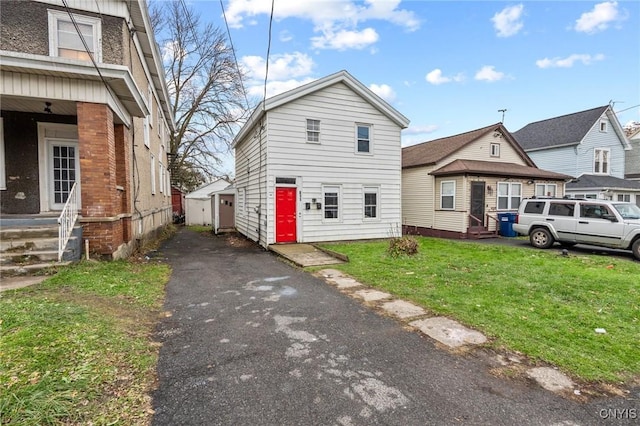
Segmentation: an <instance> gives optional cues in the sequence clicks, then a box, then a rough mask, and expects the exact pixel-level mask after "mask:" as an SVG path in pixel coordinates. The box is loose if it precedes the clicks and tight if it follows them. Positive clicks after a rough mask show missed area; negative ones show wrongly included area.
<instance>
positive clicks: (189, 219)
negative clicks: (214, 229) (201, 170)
mask: <svg viewBox="0 0 640 426" xmlns="http://www.w3.org/2000/svg"><path fill="white" fill-rule="evenodd" d="M229 184H230V182H229V181H227V180H226V179H223V178H220V179H217V180H215V181H213V182H211V183H207V184H205V185H202V186H201V187H200V188H198V189H196V190H195V191H193V192H190V193H189V194H187V195H186V196H185V197H184V199H185V206H184V207H185V224H186V225H203V226H210V225H211V224H213V212H212V210H211V194H213V193H214V192H216V191H220V190H223V189H225V188H226V187H227V186H229Z"/></svg>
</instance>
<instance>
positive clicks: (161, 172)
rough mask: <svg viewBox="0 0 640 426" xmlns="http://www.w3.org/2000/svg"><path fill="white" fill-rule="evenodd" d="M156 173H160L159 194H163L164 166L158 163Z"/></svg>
mask: <svg viewBox="0 0 640 426" xmlns="http://www.w3.org/2000/svg"><path fill="white" fill-rule="evenodd" d="M158 172H159V173H160V188H159V189H160V193H161V194H164V179H165V178H164V165H163V164H162V163H158Z"/></svg>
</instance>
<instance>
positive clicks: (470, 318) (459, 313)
mask: <svg viewBox="0 0 640 426" xmlns="http://www.w3.org/2000/svg"><path fill="white" fill-rule="evenodd" d="M418 242H419V253H418V254H417V255H415V256H400V257H398V258H393V257H391V256H389V255H388V254H387V252H386V250H387V248H388V246H389V243H388V242H387V241H381V242H365V243H350V244H330V245H329V244H328V245H326V247H327V248H329V249H331V250H334V251H337V252H339V253H343V254H346V255H347V256H349V259H350V262H349V263H346V264H343V265H337V266H336V268H337V269H341V270H343V271H344V272H346V273H348V274H350V275H351V276H353V277H355V278H356V279H358V280H359V281H361V282H363V283H366V284H368V285H370V286H372V287H376V288H379V289H382V290H385V291H387V292H390V293H392V294H393V295H395V296H396V297H398V298H403V299H406V300H410V301H413V302H415V303H417V304H419V305H421V306H423V307H425V308H427V309H428V310H430V311H431V312H432V313H433V314H437V315H445V316H448V317H451V318H454V319H457V320H459V321H460V322H462V323H464V324H467V325H468V326H471V327H473V328H475V329H478V330H480V331H482V332H483V333H485V334H486V335H487V336H489V337H491V338H492V339H491V343H490V344H491V345H493V346H494V347H496V348H505V349H508V350H514V351H518V352H521V353H524V354H526V355H528V357H530V359H531V361H532V362H537V361H544V362H548V363H551V364H554V365H556V366H558V367H559V368H560V369H562V370H564V371H565V372H567V373H570V374H572V375H573V376H576V377H579V378H582V379H584V380H587V381H602V382H608V383H620V382H626V383H629V382H630V381H632V380H637V379H638V377H640V346H639V345H638V342H640V280H639V279H638V277H639V276H640V263H639V262H631V261H628V260H626V259H616V258H611V257H599V256H560V255H559V254H558V252H557V251H542V250H532V249H527V248H517V247H506V246H497V245H490V244H482V243H470V242H461V241H451V240H443V239H434V238H418ZM596 328H604V329H606V334H598V333H596V332H595V329H596Z"/></svg>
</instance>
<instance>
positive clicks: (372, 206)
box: [363, 186, 379, 219]
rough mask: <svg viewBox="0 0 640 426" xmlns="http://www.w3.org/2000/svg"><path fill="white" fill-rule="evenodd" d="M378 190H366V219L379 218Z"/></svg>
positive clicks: (367, 188) (368, 188)
mask: <svg viewBox="0 0 640 426" xmlns="http://www.w3.org/2000/svg"><path fill="white" fill-rule="evenodd" d="M378 193H379V191H378V188H377V187H375V186H371V187H365V188H364V200H363V201H364V217H365V219H376V218H377V217H378Z"/></svg>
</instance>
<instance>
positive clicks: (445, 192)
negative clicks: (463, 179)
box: [440, 180, 456, 210]
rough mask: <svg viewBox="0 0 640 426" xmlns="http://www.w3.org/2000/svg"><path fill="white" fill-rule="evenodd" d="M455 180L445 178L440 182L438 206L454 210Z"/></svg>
mask: <svg viewBox="0 0 640 426" xmlns="http://www.w3.org/2000/svg"><path fill="white" fill-rule="evenodd" d="M455 201H456V181H454V180H445V181H442V182H440V208H441V209H442V210H454V209H455V206H456V202H455Z"/></svg>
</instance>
